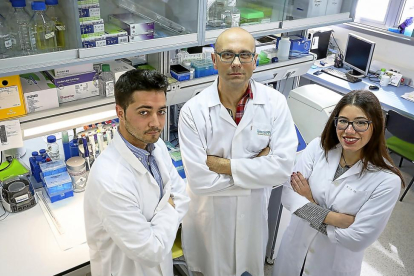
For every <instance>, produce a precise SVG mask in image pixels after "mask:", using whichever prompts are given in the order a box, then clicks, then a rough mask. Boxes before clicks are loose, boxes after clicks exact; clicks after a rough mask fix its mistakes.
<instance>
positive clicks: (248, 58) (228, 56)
mask: <svg viewBox="0 0 414 276" xmlns="http://www.w3.org/2000/svg"><path fill="white" fill-rule="evenodd" d="M215 53H216V54H217V55H219V57H220V60H221V61H222V62H224V63H233V61H234V59H235V58H236V57H238V58H239V60H240V63H250V62H252V61H253V58H254V55H255V54H256V53H250V52H243V53H240V54H236V53H233V52H221V53H218V52H215Z"/></svg>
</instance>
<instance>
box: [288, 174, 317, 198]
mask: <svg viewBox="0 0 414 276" xmlns="http://www.w3.org/2000/svg"><path fill="white" fill-rule="evenodd" d="M290 185H291V186H292V188H293V190H294V191H295V192H297V193H298V194H300V195H301V196H304V197H306V198H307V199H308V200H309V201H310V202H313V203H315V204H318V203H317V202H316V201H315V200H314V199H313V196H312V191H311V188H310V186H309V183H308V181H307V180H306V178H304V177H303V175H302V174H301V173H300V172H297V173H292V175H291V177H290Z"/></svg>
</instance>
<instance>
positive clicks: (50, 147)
mask: <svg viewBox="0 0 414 276" xmlns="http://www.w3.org/2000/svg"><path fill="white" fill-rule="evenodd" d="M47 151H48V153H49V156H50V158H51V159H52V160H53V161H55V160H59V145H58V144H57V143H56V136H55V135H50V136H47Z"/></svg>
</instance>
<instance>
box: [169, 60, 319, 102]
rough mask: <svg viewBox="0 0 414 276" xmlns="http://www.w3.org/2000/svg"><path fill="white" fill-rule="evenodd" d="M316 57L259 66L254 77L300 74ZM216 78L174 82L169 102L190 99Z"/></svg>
mask: <svg viewBox="0 0 414 276" xmlns="http://www.w3.org/2000/svg"><path fill="white" fill-rule="evenodd" d="M315 58H316V56H315V55H313V54H309V55H306V56H302V57H297V58H291V59H289V60H287V61H280V62H276V63H270V64H266V65H262V66H258V67H257V68H256V70H255V71H254V72H253V76H252V78H253V79H254V80H256V81H259V82H273V81H280V80H284V79H287V78H291V77H296V76H300V75H303V74H305V73H306V72H307V71H308V70H309V68H310V67H311V66H312V64H313V62H314V60H315ZM216 78H217V75H213V76H208V77H202V78H196V79H192V80H188V81H182V82H176V83H174V84H172V85H171V90H170V91H169V92H167V104H168V105H174V104H180V103H184V102H186V101H188V100H189V99H191V98H192V97H194V96H195V95H197V94H198V93H199V92H201V91H202V90H203V89H205V88H207V87H208V86H210V85H211V84H212V83H213V82H214V81H215V80H216Z"/></svg>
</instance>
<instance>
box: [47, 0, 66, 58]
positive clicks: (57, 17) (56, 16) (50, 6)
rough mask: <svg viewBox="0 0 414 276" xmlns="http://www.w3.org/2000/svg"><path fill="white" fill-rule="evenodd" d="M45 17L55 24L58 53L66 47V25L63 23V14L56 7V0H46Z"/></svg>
mask: <svg viewBox="0 0 414 276" xmlns="http://www.w3.org/2000/svg"><path fill="white" fill-rule="evenodd" d="M45 3H46V6H47V8H46V15H47V16H48V17H49V18H50V19H51V20H52V21H53V22H55V27H56V30H55V33H56V43H57V49H58V51H61V50H64V49H65V47H66V44H65V43H66V25H65V23H64V22H63V18H64V16H63V13H62V11H61V10H60V9H59V7H58V4H59V3H58V0H46V1H45Z"/></svg>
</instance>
